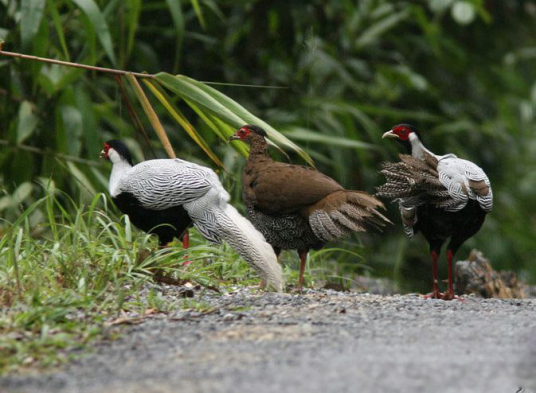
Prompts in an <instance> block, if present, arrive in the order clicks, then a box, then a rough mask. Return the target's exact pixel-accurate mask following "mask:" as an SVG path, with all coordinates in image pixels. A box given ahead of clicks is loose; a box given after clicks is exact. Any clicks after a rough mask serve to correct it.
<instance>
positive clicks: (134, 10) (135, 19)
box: [127, 0, 141, 58]
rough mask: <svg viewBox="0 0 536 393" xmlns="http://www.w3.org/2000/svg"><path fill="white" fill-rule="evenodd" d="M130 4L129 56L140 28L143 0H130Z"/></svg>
mask: <svg viewBox="0 0 536 393" xmlns="http://www.w3.org/2000/svg"><path fill="white" fill-rule="evenodd" d="M127 4H128V13H127V23H128V38H127V58H128V57H129V56H130V53H131V52H132V48H133V47H134V37H135V36H136V30H137V29H138V25H139V19H140V14H141V0H130V1H128V2H127Z"/></svg>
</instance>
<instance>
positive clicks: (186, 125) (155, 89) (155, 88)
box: [144, 80, 225, 169]
mask: <svg viewBox="0 0 536 393" xmlns="http://www.w3.org/2000/svg"><path fill="white" fill-rule="evenodd" d="M144 82H145V84H146V85H147V86H148V87H149V89H150V90H151V92H152V93H153V94H154V95H155V96H156V98H158V99H159V100H160V102H161V103H162V105H164V107H165V108H166V109H167V110H168V112H169V113H170V114H171V116H172V117H173V118H174V119H175V120H176V121H177V123H179V124H180V125H181V126H182V128H183V129H184V130H185V131H186V133H187V134H188V135H190V137H191V138H192V139H193V140H194V142H195V143H197V144H198V145H199V146H200V147H201V148H202V149H203V151H204V152H205V153H206V154H207V156H209V157H210V159H211V160H212V161H214V162H215V163H216V165H218V166H220V167H221V168H223V169H225V167H224V165H223V163H222V162H221V160H220V159H219V158H218V156H217V155H216V154H214V152H213V151H212V149H211V148H210V146H209V145H208V144H207V142H205V140H204V139H203V137H202V136H201V135H200V134H199V133H198V132H197V131H196V129H195V128H194V126H193V125H192V124H191V123H190V122H189V121H188V119H187V118H186V116H184V114H183V113H182V112H181V111H180V110H179V108H177V107H176V106H175V105H173V104H172V103H171V100H170V99H169V97H168V95H167V94H166V92H165V91H164V90H163V89H162V88H161V87H160V86H159V85H157V84H154V83H152V82H151V81H148V80H144Z"/></svg>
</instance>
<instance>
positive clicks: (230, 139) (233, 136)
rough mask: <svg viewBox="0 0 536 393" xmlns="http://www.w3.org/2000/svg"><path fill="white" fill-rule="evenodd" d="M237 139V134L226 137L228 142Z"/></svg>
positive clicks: (238, 138)
mask: <svg viewBox="0 0 536 393" xmlns="http://www.w3.org/2000/svg"><path fill="white" fill-rule="evenodd" d="M238 140H240V137H239V136H238V135H231V136H230V137H229V139H228V141H229V142H231V141H238Z"/></svg>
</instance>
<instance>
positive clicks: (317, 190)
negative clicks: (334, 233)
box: [244, 161, 344, 214]
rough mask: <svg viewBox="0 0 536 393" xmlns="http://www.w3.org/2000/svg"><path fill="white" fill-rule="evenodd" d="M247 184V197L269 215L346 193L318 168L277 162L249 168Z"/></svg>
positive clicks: (295, 209) (245, 174) (246, 172)
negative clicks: (337, 192)
mask: <svg viewBox="0 0 536 393" xmlns="http://www.w3.org/2000/svg"><path fill="white" fill-rule="evenodd" d="M259 164H260V163H259ZM244 182H245V184H244V186H245V194H246V197H247V198H249V199H250V200H251V201H252V202H253V204H254V206H255V207H256V208H257V209H259V210H260V211H262V212H264V213H267V214H285V213H290V212H295V211H298V210H301V209H303V208H304V207H308V206H310V205H313V204H315V203H317V202H318V201H320V200H321V199H322V198H324V197H325V196H327V195H329V194H331V193H333V192H335V191H338V190H344V188H343V187H342V186H341V185H340V184H339V183H337V182H336V181H335V180H333V179H332V178H330V177H328V176H326V175H324V174H322V173H320V172H318V171H317V170H315V169H312V168H307V167H304V166H299V165H291V164H286V163H282V162H274V161H272V162H265V163H263V164H260V165H256V166H255V167H254V168H251V170H250V171H248V168H246V171H245V172H244Z"/></svg>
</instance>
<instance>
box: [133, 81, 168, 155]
mask: <svg viewBox="0 0 536 393" xmlns="http://www.w3.org/2000/svg"><path fill="white" fill-rule="evenodd" d="M126 77H127V80H128V81H129V82H130V84H131V85H132V87H133V89H134V93H135V94H136V97H137V98H138V100H139V101H140V104H141V106H142V108H143V110H144V111H145V114H146V115H147V117H148V118H149V121H150V122H151V124H152V126H153V129H154V131H155V132H156V135H157V136H158V138H159V139H160V141H161V142H162V145H163V146H164V150H165V151H166V153H167V154H168V156H169V158H175V157H176V155H175V152H174V151H173V147H172V146H171V143H170V142H169V138H168V136H167V133H166V130H164V127H163V126H162V123H161V122H160V119H159V118H158V116H157V115H156V112H155V110H154V109H153V107H152V106H151V103H150V102H149V99H148V98H147V96H146V95H145V93H144V92H143V89H142V88H141V86H140V84H139V83H138V80H137V79H136V78H135V77H134V75H132V74H130V73H128V74H127V75H126Z"/></svg>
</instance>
